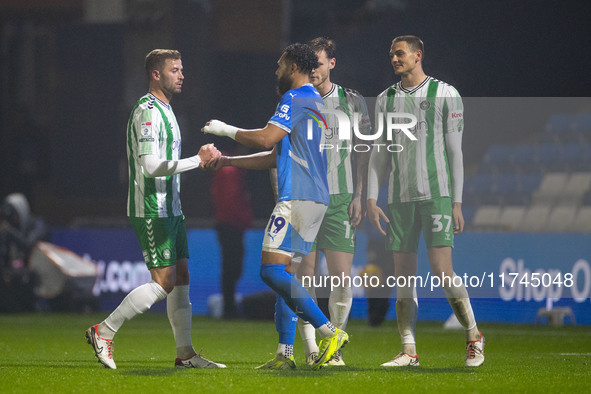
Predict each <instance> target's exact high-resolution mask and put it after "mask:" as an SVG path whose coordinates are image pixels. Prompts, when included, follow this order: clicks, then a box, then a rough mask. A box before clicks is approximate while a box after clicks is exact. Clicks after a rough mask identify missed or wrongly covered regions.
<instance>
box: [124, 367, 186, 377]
mask: <svg viewBox="0 0 591 394" xmlns="http://www.w3.org/2000/svg"><path fill="white" fill-rule="evenodd" d="M175 373H176V370H175V369H174V368H141V369H132V370H129V371H123V372H121V374H122V375H130V376H171V375H173V374H175Z"/></svg>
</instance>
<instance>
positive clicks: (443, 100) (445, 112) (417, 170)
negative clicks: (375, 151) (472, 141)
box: [376, 77, 464, 203]
mask: <svg viewBox="0 0 591 394" xmlns="http://www.w3.org/2000/svg"><path fill="white" fill-rule="evenodd" d="M379 112H381V113H382V114H386V113H388V112H390V113H400V112H404V113H410V114H413V115H415V116H416V118H417V125H416V126H415V127H414V128H412V129H410V131H411V132H412V133H413V134H414V136H415V137H417V141H413V140H411V139H410V138H409V137H408V136H406V135H405V134H404V133H403V132H401V131H400V130H395V131H394V133H393V138H394V141H387V140H386V132H384V134H383V135H382V140H381V141H380V142H381V143H385V144H400V145H402V146H403V150H402V151H401V152H396V153H394V152H393V153H388V154H389V155H390V157H391V162H390V164H391V166H392V167H391V168H392V170H391V173H390V181H389V187H388V190H389V193H388V203H392V202H409V201H423V200H430V199H433V198H438V197H452V199H453V200H454V201H461V195H459V196H454V195H453V192H452V187H454V188H453V190H454V191H455V193H456V194H461V189H462V185H461V184H460V182H462V183H463V180H458V181H457V182H458V185H452V178H451V176H450V163H449V158H448V152H447V149H446V143H447V141H446V138H449V135H450V133H460V134H459V135H460V136H461V133H462V132H463V129H464V107H463V104H462V98H461V97H460V95H459V93H458V92H457V90H456V89H455V88H454V87H453V86H451V85H449V84H447V83H445V82H441V81H438V80H436V79H434V78H432V77H427V78H426V79H425V81H423V82H422V83H421V84H420V85H419V86H416V87H414V88H411V89H406V88H404V87H402V84H401V82H398V83H397V84H395V85H392V86H391V87H389V88H388V89H386V90H384V91H383V92H382V93H381V94H380V95H379V96H378V98H377V103H376V119H378V117H377V116H379V114H378V113H379ZM397 122H398V123H402V122H403V121H401V120H397ZM383 125H386V120H385V119H384V122H383ZM455 140H459V141H461V139H455ZM454 143H455V142H454ZM382 149H383V148H382ZM462 176H463V171H462ZM455 186H457V187H455Z"/></svg>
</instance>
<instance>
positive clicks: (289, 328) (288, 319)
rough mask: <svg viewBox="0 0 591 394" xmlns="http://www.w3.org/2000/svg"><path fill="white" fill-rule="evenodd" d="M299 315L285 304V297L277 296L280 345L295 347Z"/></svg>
mask: <svg viewBox="0 0 591 394" xmlns="http://www.w3.org/2000/svg"><path fill="white" fill-rule="evenodd" d="M297 324H298V315H296V314H295V313H294V312H293V311H292V310H291V309H289V306H287V304H286V303H285V300H284V299H283V297H281V296H280V295H279V294H277V297H276V301H275V327H276V328H277V333H278V334H279V343H283V344H285V345H293V344H294V342H295V333H296V327H297Z"/></svg>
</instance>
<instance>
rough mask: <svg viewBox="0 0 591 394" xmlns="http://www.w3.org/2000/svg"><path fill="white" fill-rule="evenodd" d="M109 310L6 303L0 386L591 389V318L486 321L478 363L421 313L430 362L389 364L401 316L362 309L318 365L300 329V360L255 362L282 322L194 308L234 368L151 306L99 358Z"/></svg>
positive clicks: (202, 334) (208, 337) (0, 321)
mask: <svg viewBox="0 0 591 394" xmlns="http://www.w3.org/2000/svg"><path fill="white" fill-rule="evenodd" d="M104 317H105V314H100V315H99V314H94V315H74V314H22V315H21V314H16V315H0V393H13V392H18V393H24V392H27V393H33V392H43V393H63V392H80V393H93V392H109V393H115V392H117V393H118V392H122V393H156V392H162V393H171V394H176V393H183V392H192V393H204V392H254V393H265V392H270V393H276V392H305V391H310V390H313V391H314V392H319V393H323V394H324V393H349V392H358V393H370V392H371V393H376V392H377V393H382V392H398V391H400V392H404V391H403V390H412V391H413V392H417V393H422V392H438V393H440V392H453V393H470V392H474V393H476V392H479V393H484V392H494V393H496V392H502V391H505V392H531V393H537V392H542V391H543V392H575V393H577V392H580V393H583V392H588V390H589V387H591V330H590V328H589V327H584V326H565V327H558V328H552V327H548V326H533V325H500V324H481V326H480V329H481V331H482V332H483V333H484V334H485V336H486V340H487V345H486V362H485V364H484V365H483V366H482V367H480V368H475V369H469V368H465V367H463V361H464V359H463V358H464V334H463V332H462V331H447V330H443V329H442V323H426V322H419V323H418V327H417V343H418V353H419V356H420V361H421V366H420V367H418V368H410V369H409V368H403V369H388V368H382V367H380V364H381V363H383V362H385V361H388V360H390V359H391V358H392V356H393V355H394V354H395V353H397V351H398V349H399V342H400V340H399V337H398V334H397V330H396V327H395V322H393V321H388V322H386V323H385V324H384V325H383V326H381V327H379V328H371V327H368V326H367V324H366V322H364V321H352V322H350V323H349V327H348V330H347V331H348V332H349V334H350V336H351V343H349V345H347V348H346V349H345V351H344V359H345V361H346V363H347V366H346V367H332V368H331V367H325V368H324V369H322V370H320V371H312V370H310V369H309V368H308V367H307V366H306V365H305V360H304V356H303V350H302V346H301V343H300V342H299V338H297V341H296V349H295V353H296V362H297V363H298V369H297V370H295V371H257V370H254V368H255V367H256V366H257V365H260V364H262V363H264V362H265V361H267V360H268V359H270V358H271V357H272V353H273V352H274V351H275V349H276V346H277V334H276V333H275V327H274V324H273V323H272V322H270V321H263V322H259V321H241V320H236V321H220V320H214V319H208V318H203V317H195V318H194V319H193V341H194V344H195V347H196V348H197V350H200V349H202V352H203V353H204V355H205V356H206V357H208V358H210V359H212V360H215V361H218V362H222V363H225V364H227V365H228V368H227V369H225V370H181V371H177V370H175V369H174V368H173V361H174V358H175V350H174V341H173V339H172V332H171V330H170V326H169V325H168V320H167V318H166V315H163V314H156V313H148V314H146V315H143V316H139V317H137V318H136V319H134V320H132V321H129V322H127V323H126V324H125V325H124V326H123V328H122V329H121V331H120V332H119V334H118V335H117V337H116V344H115V361H116V363H117V367H118V369H117V370H108V369H104V368H103V367H102V366H101V365H100V364H98V363H97V361H96V358H95V357H94V355H93V353H92V349H91V347H90V346H89V345H87V344H86V340H85V338H84V331H85V330H86V328H87V327H88V326H89V325H90V324H91V323H96V322H98V321H100V320H102V319H103V318H104ZM298 337H299V335H298Z"/></svg>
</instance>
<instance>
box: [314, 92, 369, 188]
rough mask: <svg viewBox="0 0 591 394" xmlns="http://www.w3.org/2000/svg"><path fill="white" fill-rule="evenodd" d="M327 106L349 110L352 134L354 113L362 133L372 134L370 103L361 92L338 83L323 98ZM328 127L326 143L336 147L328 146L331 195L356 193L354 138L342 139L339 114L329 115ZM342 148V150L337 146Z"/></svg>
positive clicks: (326, 117)
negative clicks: (369, 112)
mask: <svg viewBox="0 0 591 394" xmlns="http://www.w3.org/2000/svg"><path fill="white" fill-rule="evenodd" d="M322 99H323V100H324V105H325V108H327V109H338V110H340V111H343V112H345V113H346V114H347V115H348V116H349V119H350V121H351V135H352V136H354V135H355V134H354V133H353V129H352V128H353V113H355V112H357V113H359V114H360V116H359V121H358V126H359V131H360V132H361V133H362V134H369V133H370V130H371V122H370V120H369V116H368V114H367V105H366V103H365V99H364V98H363V96H362V95H361V94H359V93H358V92H356V91H355V90H351V89H345V88H343V87H341V86H339V85H337V84H335V83H333V84H332V89H330V92H328V93H327V94H326V95H324V96H323V97H322ZM325 119H326V123H327V125H328V129H327V130H326V131H325V138H326V139H325V142H324V143H325V144H327V145H330V146H333V147H334V149H327V150H325V152H326V160H327V164H328V166H327V179H328V189H329V192H330V194H341V193H349V194H352V193H353V179H354V178H353V163H352V156H353V155H354V151H353V150H352V146H353V145H354V142H353V141H350V140H339V130H338V121H337V119H336V116H335V115H332V114H325ZM337 147H338V149H337Z"/></svg>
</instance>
